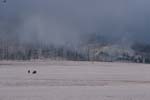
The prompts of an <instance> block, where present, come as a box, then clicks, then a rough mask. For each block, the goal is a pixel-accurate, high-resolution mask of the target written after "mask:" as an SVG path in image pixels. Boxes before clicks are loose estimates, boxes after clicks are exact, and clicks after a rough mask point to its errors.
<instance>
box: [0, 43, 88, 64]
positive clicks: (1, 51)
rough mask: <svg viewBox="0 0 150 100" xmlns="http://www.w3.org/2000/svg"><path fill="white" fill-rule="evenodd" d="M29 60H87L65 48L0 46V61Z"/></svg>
mask: <svg viewBox="0 0 150 100" xmlns="http://www.w3.org/2000/svg"><path fill="white" fill-rule="evenodd" d="M31 59H54V60H57V59H62V60H63V59H64V60H75V61H78V60H80V61H81V60H86V59H87V58H86V57H85V56H84V55H83V54H82V53H79V52H78V51H77V50H76V49H72V48H67V47H65V46H54V45H35V44H21V45H20V44H9V45H8V44H7V43H5V45H4V44H1V46H0V60H31Z"/></svg>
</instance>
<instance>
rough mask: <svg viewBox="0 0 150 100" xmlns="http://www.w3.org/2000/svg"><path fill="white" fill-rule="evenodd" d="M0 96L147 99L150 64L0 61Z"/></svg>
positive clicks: (9, 99) (5, 99) (18, 99)
mask: <svg viewBox="0 0 150 100" xmlns="http://www.w3.org/2000/svg"><path fill="white" fill-rule="evenodd" d="M28 70H30V71H31V72H32V71H34V70H36V71H37V73H36V74H32V73H28ZM0 100H150V65H148V64H134V63H106V62H74V61H48V60H47V61H28V62H23V61H22V62H21V61H1V62H0Z"/></svg>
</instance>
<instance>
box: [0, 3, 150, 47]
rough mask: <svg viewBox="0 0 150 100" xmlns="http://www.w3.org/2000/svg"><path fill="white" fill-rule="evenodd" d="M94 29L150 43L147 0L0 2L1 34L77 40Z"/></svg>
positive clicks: (59, 40)
mask: <svg viewBox="0 0 150 100" xmlns="http://www.w3.org/2000/svg"><path fill="white" fill-rule="evenodd" d="M1 1H2V0H1ZM93 32H97V33H98V34H104V35H107V36H111V37H120V38H122V37H123V38H126V40H127V41H128V39H130V40H129V41H132V40H135V39H136V40H138V41H139V42H141V41H144V42H149V43H150V40H149V38H150V1H149V0H7V2H6V3H3V2H0V34H1V36H2V35H6V37H7V35H8V34H9V36H11V37H13V36H14V35H17V36H18V37H19V39H20V40H22V41H28V42H29V41H33V40H37V41H44V42H46V43H49V42H54V43H57V44H63V43H66V42H73V43H77V42H78V39H79V36H80V35H81V34H86V33H93Z"/></svg>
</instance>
